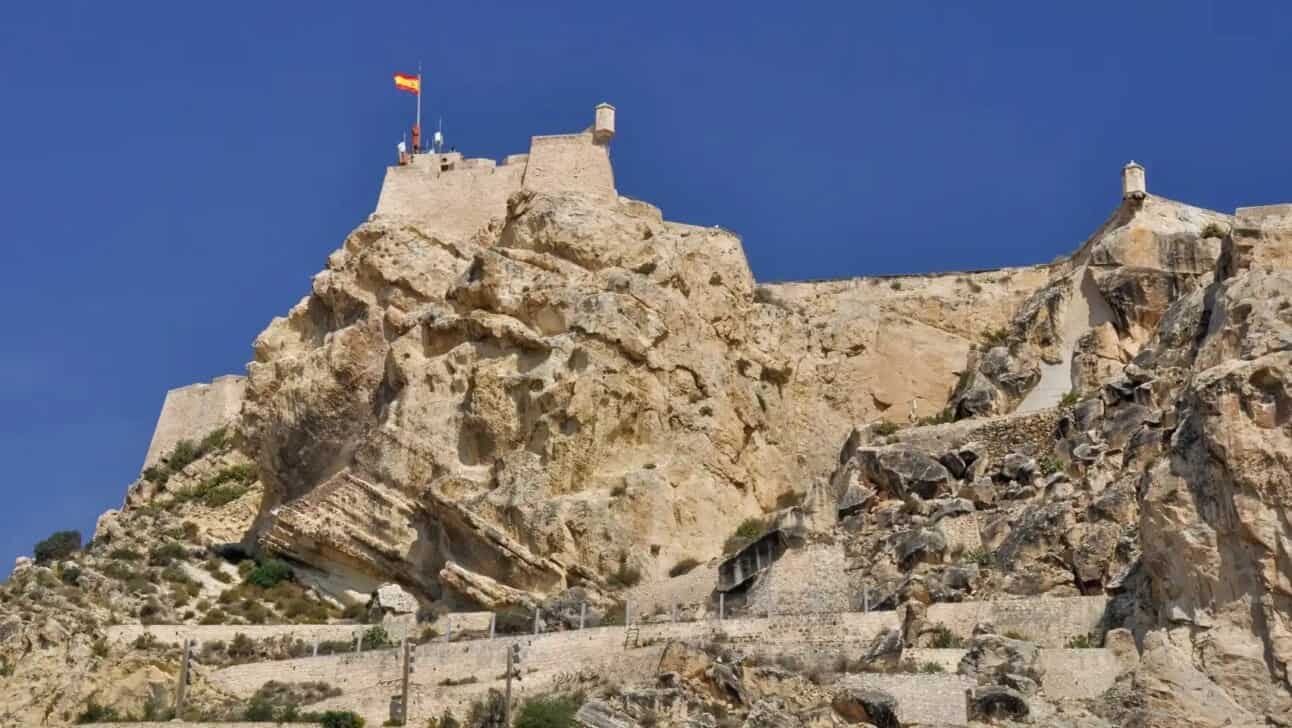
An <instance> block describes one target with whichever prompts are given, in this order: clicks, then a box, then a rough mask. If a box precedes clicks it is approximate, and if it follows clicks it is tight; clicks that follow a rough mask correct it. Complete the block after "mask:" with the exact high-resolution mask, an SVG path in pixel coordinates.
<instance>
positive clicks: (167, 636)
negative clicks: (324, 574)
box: [106, 624, 405, 645]
mask: <svg viewBox="0 0 1292 728" xmlns="http://www.w3.org/2000/svg"><path fill="white" fill-rule="evenodd" d="M369 628H370V626H369V625H366V624H153V625H147V626H145V625H142V624H116V625H112V626H110V627H108V628H107V630H106V632H107V640H108V642H112V643H127V642H134V641H135V640H136V639H137V638H138V637H139V636H140V635H143V634H145V633H146V634H151V635H152V636H153V638H155V639H156V640H157V641H158V642H159V643H161V644H166V645H179V644H180V643H182V642H183V641H184V640H185V639H192V640H197V641H198V642H199V643H202V642H215V641H222V642H229V641H231V640H232V639H233V638H234V637H237V636H238V635H240V634H243V635H246V636H247V637H250V638H251V639H253V640H257V641H260V640H270V639H278V638H280V637H290V638H292V639H298V640H301V641H302V642H305V643H312V642H328V641H338V640H351V641H353V640H354V636H355V634H360V633H363V632H365V631H367V630H368V629H369ZM386 630H387V633H388V634H390V635H391V638H392V639H403V637H405V634H404V630H402V629H400V625H386Z"/></svg>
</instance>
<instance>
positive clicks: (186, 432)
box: [143, 374, 247, 468]
mask: <svg viewBox="0 0 1292 728" xmlns="http://www.w3.org/2000/svg"><path fill="white" fill-rule="evenodd" d="M246 388H247V378H246V377H240V376H237V375H233V374H231V375H228V376H224V377H217V378H216V379H215V380H214V381H212V382H211V383H210V384H190V385H188V386H187V387H180V388H179V389H172V390H170V391H169V392H167V393H166V399H165V401H163V402H162V409H161V414H160V415H158V417H157V426H156V427H155V428H153V438H152V442H150V443H149V444H148V453H147V454H146V455H144V464H143V467H145V468H147V467H148V466H150V465H155V464H156V463H157V462H158V461H159V460H161V459H162V458H163V457H164V456H166V455H168V454H170V451H171V450H172V449H174V447H175V445H176V444H177V443H178V442H179V441H180V440H200V439H201V438H202V437H203V436H204V435H206V434H207V433H208V432H210V431H212V430H214V429H216V428H217V427H220V426H221V425H227V424H229V423H230V422H232V421H234V420H235V419H236V418H237V417H238V412H239V411H240V410H241V409H242V395H243V393H244V392H245V391H246Z"/></svg>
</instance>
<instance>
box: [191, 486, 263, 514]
mask: <svg viewBox="0 0 1292 728" xmlns="http://www.w3.org/2000/svg"><path fill="white" fill-rule="evenodd" d="M249 490H251V488H249V487H247V486H245V485H221V486H218V487H215V488H212V489H210V490H208V491H207V492H206V494H205V495H203V496H202V504H203V505H205V506H206V507H207V508H219V507H220V506H227V505H228V504H230V503H232V502H234V501H236V500H238V499H239V498H241V497H242V496H244V495H246V494H247V491H249Z"/></svg>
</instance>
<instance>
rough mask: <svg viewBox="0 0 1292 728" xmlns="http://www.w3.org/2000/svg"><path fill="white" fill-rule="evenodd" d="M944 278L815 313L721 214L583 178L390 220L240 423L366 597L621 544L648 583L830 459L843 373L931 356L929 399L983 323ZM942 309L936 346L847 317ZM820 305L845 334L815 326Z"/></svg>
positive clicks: (560, 566)
mask: <svg viewBox="0 0 1292 728" xmlns="http://www.w3.org/2000/svg"><path fill="white" fill-rule="evenodd" d="M1021 277H1022V278H1023V279H1024V281H1031V280H1033V279H1034V278H1035V276H1034V275H1033V274H1031V273H1029V274H1028V275H1027V276H1021ZM974 285H975V286H976V287H978V289H979V290H980V291H983V289H984V288H985V285H984V284H978V283H975V284H974ZM1011 285H1013V286H1015V287H1017V286H1018V285H1021V284H1014V283H1007V282H1003V281H1002V282H1000V283H994V284H992V291H991V292H992V293H995V294H996V295H997V298H998V299H999V298H1000V294H1001V291H1002V290H1003V289H1004V288H1005V287H1008V286H1011ZM912 287H913V288H914V287H915V286H914V285H913V286H912ZM943 287H944V286H943V284H942V283H941V282H937V281H924V282H921V285H920V288H922V289H923V290H922V291H921V292H920V295H919V297H918V300H917V299H914V298H912V296H913V295H914V294H915V291H914V290H912V291H909V292H908V291H903V292H902V294H901V295H900V296H899V295H897V294H896V293H895V290H896V289H894V288H885V289H884V290H885V291H887V294H885V295H882V296H881V295H878V294H869V293H868V294H867V295H869V296H870V298H869V299H866V301H865V305H862V306H861V308H860V309H859V308H857V306H858V305H861V301H856V302H853V303H850V304H849V305H850V306H852V308H849V309H847V311H842V310H832V312H830V313H829V314H826V313H825V312H823V311H821V307H822V306H823V304H824V303H825V302H827V301H829V300H833V299H830V297H829V296H832V295H836V296H843V297H845V298H847V297H858V294H857V293H856V292H855V291H853V290H851V289H850V290H846V291H831V292H830V293H829V294H828V295H827V294H822V293H821V292H820V291H818V292H817V294H816V295H815V297H813V298H810V299H808V298H804V297H803V296H802V293H803V292H802V291H799V290H797V289H795V290H789V289H775V290H774V289H763V290H762V291H761V292H760V293H758V294H757V295H756V293H755V287H754V283H753V279H752V277H751V275H750V272H749V269H748V266H747V264H746V262H745V258H744V254H743V251H742V250H741V248H740V243H739V240H738V239H737V238H736V237H735V236H733V235H731V234H730V233H727V232H725V231H722V230H718V229H712V228H696V227H692V226H687V225H680V224H676V223H670V222H666V221H664V220H663V219H662V218H661V217H660V214H659V212H658V210H655V209H654V208H651V207H650V206H648V205H644V204H642V203H637V202H631V201H626V200H621V201H619V202H618V203H608V202H606V201H605V200H604V199H602V198H599V197H598V198H595V199H593V198H589V197H584V196H580V195H577V194H565V195H536V194H533V193H521V194H518V195H516V196H514V197H513V199H512V200H511V203H510V206H509V209H508V216H507V218H506V219H505V220H500V221H498V222H497V224H496V225H494V226H491V227H490V228H488V229H487V230H484V231H481V233H480V234H478V235H476V236H473V237H472V238H471V239H469V240H442V239H439V238H431V237H427V236H425V235H423V234H422V233H421V232H420V231H419V229H418V228H417V227H416V226H414V225H412V224H408V223H406V222H404V221H401V220H399V219H398V218H388V217H379V218H376V219H374V220H373V221H371V222H369V223H367V224H365V225H363V226H361V227H360V228H359V229H358V230H356V231H355V232H354V233H353V234H352V235H351V236H350V238H349V239H348V240H347V241H346V244H345V246H344V247H343V248H342V249H341V250H339V251H337V252H336V253H334V254H333V255H332V256H331V257H330V258H329V261H328V267H327V269H326V270H324V271H323V272H322V273H320V274H319V275H318V276H316V277H315V279H314V282H313V292H312V294H311V295H310V296H309V297H307V298H306V299H304V300H303V301H302V302H301V303H300V304H299V305H297V306H296V307H295V308H294V309H293V310H292V311H291V313H290V314H289V315H288V316H287V317H285V318H282V319H276V320H275V321H274V322H273V323H272V324H271V325H270V327H269V328H268V329H267V330H266V331H265V332H264V333H262V334H261V335H260V337H259V338H258V339H257V341H256V347H255V351H256V360H255V361H254V362H252V363H251V364H250V365H249V372H250V377H249V384H248V390H247V403H246V406H245V409H244V423H243V425H244V427H245V429H246V431H247V433H248V437H247V441H248V443H249V446H250V448H251V449H252V450H253V451H254V455H255V458H256V461H257V463H258V464H259V466H260V468H261V471H262V472H263V473H264V478H265V482H266V487H267V491H266V498H265V501H264V505H263V509H262V514H261V519H260V522H259V524H258V527H257V531H258V533H259V534H260V540H261V543H262V544H263V545H265V546H266V547H268V548H270V549H272V550H274V551H279V552H282V553H285V554H288V555H290V556H291V557H292V558H293V559H295V560H298V561H300V562H302V563H305V564H309V565H312V566H314V567H317V569H318V570H319V571H320V572H326V573H328V574H329V575H330V579H331V581H330V582H329V583H330V585H331V588H334V589H340V590H341V591H344V592H348V593H350V594H352V595H356V594H363V593H367V592H370V591H371V589H372V588H374V587H375V586H376V585H377V584H378V583H380V582H381V581H384V580H389V579H394V580H396V581H398V582H400V583H401V584H405V585H408V586H413V587H415V588H417V589H418V590H419V591H420V592H421V593H422V594H423V595H424V596H426V597H427V598H430V599H457V598H461V597H462V595H461V594H454V593H451V592H446V591H445V590H444V588H443V587H444V583H443V581H442V580H441V579H440V578H439V576H438V575H439V574H440V573H441V571H442V569H443V568H444V566H445V564H447V563H448V562H450V561H452V562H454V563H456V564H457V565H458V566H459V567H461V568H462V569H465V570H467V571H470V572H474V573H477V574H479V575H481V576H482V577H486V578H488V579H492V580H494V581H497V582H499V583H502V584H505V585H508V586H511V587H514V588H518V589H522V590H531V591H532V590H542V591H550V590H553V589H556V590H559V589H562V588H566V587H569V586H573V585H575V583H581V582H582V581H584V580H585V577H587V576H589V575H596V574H606V573H609V572H611V571H613V570H615V569H617V568H619V566H620V565H621V564H623V563H624V562H625V560H627V562H628V565H629V566H630V567H631V568H633V569H636V570H637V571H639V572H641V573H644V574H646V575H647V577H648V578H650V577H651V576H652V575H655V574H659V573H661V572H663V571H665V570H666V569H667V568H669V566H671V565H672V564H674V563H676V562H677V561H679V560H681V559H683V558H685V557H688V556H691V555H693V554H705V553H716V552H718V551H720V550H721V546H722V542H723V541H724V540H725V538H726V537H727V536H728V535H729V534H730V532H731V531H732V530H733V529H734V527H735V525H736V524H738V523H739V522H740V521H741V520H743V519H744V518H746V517H749V516H757V515H761V514H763V513H767V512H770V511H772V510H774V509H776V508H777V507H779V506H780V504H781V503H782V502H783V501H785V500H786V499H788V498H793V497H795V496H796V495H799V494H801V493H802V492H803V491H804V490H806V484H807V483H810V482H812V481H813V479H815V478H820V477H823V476H825V475H826V474H827V473H828V468H829V467H831V466H830V464H829V463H830V461H831V460H832V458H833V456H834V452H833V449H834V448H833V446H832V445H831V444H830V442H831V441H832V440H834V439H835V438H836V437H837V435H836V434H835V433H836V432H837V431H838V428H841V427H844V426H845V422H847V421H848V420H840V419H839V411H837V410H838V408H837V407H836V406H835V405H833V404H831V402H832V401H833V399H834V396H833V395H832V394H831V392H833V391H836V390H837V391H840V392H842V391H847V390H849V389H852V388H854V385H855V386H860V387H862V388H863V389H862V391H869V392H875V393H876V396H889V395H888V394H884V393H885V392H887V390H889V389H890V388H889V387H888V386H887V385H883V386H880V384H881V383H870V384H866V383H865V381H864V376H865V375H864V372H866V371H872V372H880V371H883V372H885V373H887V372H894V371H906V372H911V373H914V372H916V371H922V372H925V373H926V375H922V378H921V379H920V380H919V383H917V384H915V385H903V386H904V387H908V388H909V386H915V387H916V389H915V390H913V391H915V392H917V393H918V395H919V397H921V398H922V401H923V402H932V403H933V406H936V407H937V408H939V409H940V408H941V407H942V405H943V404H945V401H946V397H947V396H948V395H949V393H950V390H951V387H952V385H953V384H954V381H955V377H956V374H955V372H956V371H957V370H958V369H959V368H961V367H963V363H964V356H965V352H966V351H967V343H965V339H964V337H966V336H972V335H973V334H974V332H975V331H976V330H977V329H978V328H979V327H981V326H982V325H985V324H984V323H977V322H975V321H974V320H973V319H972V318H970V317H968V316H967V314H968V311H967V310H962V312H961V313H956V314H951V313H948V312H947V311H944V310H943V309H941V308H938V307H936V306H935V304H936V302H937V301H938V300H940V299H939V296H953V295H959V296H963V292H962V291H961V292H956V291H953V290H952V288H953V287H947V290H946V291H943V290H942V288H943ZM823 295H825V297H824V298H823V297H822V296H823ZM982 295H983V296H984V297H985V296H987V292H985V291H984V292H982ZM861 298H865V297H861ZM888 298H894V299H901V300H902V303H901V304H900V305H899V304H897V303H893V304H892V306H893V307H892V308H889V307H888V303H884V301H886V300H887V299H888ZM976 299H977V296H976V295H971V296H970V300H976ZM1003 300H1009V297H1008V296H1005V297H1004V299H1003ZM917 303H918V305H917ZM957 305H958V306H959V305H961V304H957ZM931 307H932V308H931ZM899 310H900V311H901V312H902V313H900V314H899V313H898V311H899ZM938 311H942V313H943V314H946V315H947V316H948V319H955V318H957V317H959V316H962V315H963V316H965V318H964V320H958V321H957V323H956V324H955V328H956V329H957V332H956V333H955V334H954V335H948V334H947V333H946V332H943V331H937V330H933V329H927V333H928V337H927V338H928V339H929V340H930V342H931V343H930V345H929V347H925V348H919V347H916V348H912V347H910V346H909V341H906V339H908V338H909V337H905V336H904V337H903V338H904V341H906V343H905V344H904V345H903V347H899V348H892V347H888V346H887V345H886V344H884V343H883V342H884V341H885V340H886V338H885V337H883V336H882V335H880V333H879V331H880V330H881V329H880V328H876V329H875V330H874V331H871V332H870V333H869V334H867V333H865V331H864V327H863V328H862V329H858V328H856V327H857V325H858V322H859V321H860V320H861V319H860V318H859V317H872V316H873V317H874V318H875V324H876V327H878V326H879V325H880V323H881V320H883V319H885V318H893V317H896V316H899V315H905V316H909V317H911V318H912V319H919V320H925V319H928V320H933V318H934V317H935V314H936V313H937V312H938ZM863 312H869V313H863ZM818 314H820V315H831V316H843V317H844V318H843V319H841V324H842V321H843V320H845V319H846V321H847V323H848V326H849V327H852V328H838V329H836V330H834V333H833V334H832V335H831V336H833V339H831V341H825V340H824V339H821V340H818V339H819V338H820V336H821V334H820V333H819V332H820V329H819V328H818V327H817V326H816V324H815V323H813V320H812V318H811V317H812V316H816V315H818ZM845 314H847V315H846V316H845ZM805 317H807V318H806V320H805ZM805 333H810V335H811V340H808V341H804V340H803V335H804V334H805ZM844 339H847V341H845V340H844ZM935 341H942V342H952V344H953V345H951V346H949V347H944V348H940V349H939V348H933V343H932V342H935ZM805 352H807V353H809V354H810V353H812V352H822V353H821V354H820V355H819V356H824V357H825V358H824V359H822V360H820V361H817V360H815V359H805V358H804V354H805ZM828 352H843V354H840V355H839V356H840V357H842V358H840V359H839V360H838V361H835V358H834V357H835V354H830V353H828ZM827 361H828V362H830V363H829V364H827ZM827 366H828V367H830V368H832V369H833V370H834V371H835V372H836V373H837V374H838V375H839V376H843V375H845V374H846V376H847V377H849V379H848V380H847V382H844V381H843V380H842V379H840V380H837V381H832V380H834V376H833V375H831V376H830V377H826V379H821V377H822V376H824V375H825V374H826V368H827ZM854 372H862V373H861V374H854ZM839 387H843V389H839ZM903 396H905V395H903ZM849 398H850V400H851V399H855V398H853V397H851V395H850V396H849ZM858 401H859V400H858ZM867 406H868V407H869V408H868V409H867V408H862V409H854V410H853V411H854V412H855V413H856V414H857V415H862V416H866V415H869V416H874V415H875V414H876V413H878V412H879V411H880V410H877V409H876V408H875V405H874V404H873V403H872V404H870V405H867ZM888 406H889V405H887V404H886V405H884V408H887V407H888ZM928 406H930V405H928V404H921V405H920V407H921V408H925V407H928ZM851 407H852V405H851V404H850V405H849V408H851ZM830 423H835V424H834V425H833V426H831V427H827V428H826V429H828V430H829V434H828V436H826V432H825V431H824V430H821V429H820V428H822V427H823V425H829V424H830ZM809 443H811V444H809ZM885 467H886V466H885ZM893 467H894V468H896V470H893V472H895V473H896V474H895V475H894V476H893V480H892V487H894V488H897V489H906V488H910V489H912V490H913V491H914V492H916V493H920V494H923V497H932V495H934V491H936V490H937V488H938V481H937V477H938V475H937V472H936V471H939V470H941V469H942V466H941V465H939V464H938V463H936V462H934V463H931V464H925V466H924V467H923V471H926V472H923V474H922V475H921V476H920V477H921V478H923V479H922V480H920V479H916V480H910V479H906V480H903V477H904V476H902V475H901V472H903V468H904V467H905V466H903V465H902V464H900V463H898V464H896V465H894V466H893ZM890 470H892V468H890ZM320 583H323V582H322V581H320Z"/></svg>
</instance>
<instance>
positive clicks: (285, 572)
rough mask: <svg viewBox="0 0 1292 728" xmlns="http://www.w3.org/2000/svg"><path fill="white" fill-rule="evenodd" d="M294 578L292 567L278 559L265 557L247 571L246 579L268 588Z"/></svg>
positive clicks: (248, 581)
mask: <svg viewBox="0 0 1292 728" xmlns="http://www.w3.org/2000/svg"><path fill="white" fill-rule="evenodd" d="M293 578H294V576H293V574H292V567H290V566H288V565H287V563H286V562H284V561H279V560H278V559H265V560H264V561H262V562H260V563H259V564H257V565H256V566H255V567H254V568H252V569H251V570H250V571H248V572H247V575H246V579H245V581H246V582H247V583H248V584H254V585H256V586H259V587H263V588H265V589H268V588H270V587H272V586H275V585H277V584H278V583H279V582H284V581H291V580H292V579H293Z"/></svg>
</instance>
